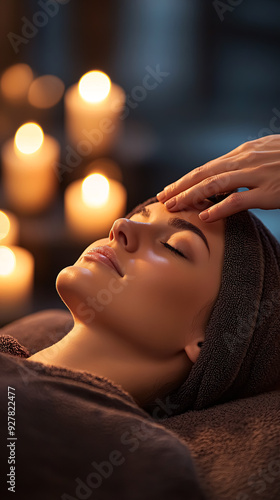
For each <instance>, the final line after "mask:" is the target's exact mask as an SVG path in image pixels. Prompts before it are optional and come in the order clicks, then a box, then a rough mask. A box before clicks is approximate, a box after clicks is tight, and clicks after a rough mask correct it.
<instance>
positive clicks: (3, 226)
mask: <svg viewBox="0 0 280 500" xmlns="http://www.w3.org/2000/svg"><path fill="white" fill-rule="evenodd" d="M18 237H19V222H18V219H17V217H16V216H15V215H13V214H12V213H11V212H8V211H7V210H5V212H4V211H2V210H0V245H16V244H17V243H18Z"/></svg>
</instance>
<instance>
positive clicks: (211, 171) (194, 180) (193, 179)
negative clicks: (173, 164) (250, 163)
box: [157, 157, 238, 202]
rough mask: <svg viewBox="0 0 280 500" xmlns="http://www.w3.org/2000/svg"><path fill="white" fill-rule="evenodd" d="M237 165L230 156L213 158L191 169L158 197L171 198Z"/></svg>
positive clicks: (163, 199) (162, 198)
mask: <svg viewBox="0 0 280 500" xmlns="http://www.w3.org/2000/svg"><path fill="white" fill-rule="evenodd" d="M233 160H234V157H233ZM237 167H238V164H236V165H234V162H233V161H229V158H227V159H225V160H221V159H220V158H217V159H215V160H211V161H210V162H208V163H205V164H204V165H202V166H200V167H197V168H195V169H193V170H191V171H190V172H188V173H187V174H185V175H184V176H183V177H181V178H180V179H178V180H177V181H176V182H172V184H169V185H168V186H166V187H165V188H164V189H163V191H161V192H160V193H158V194H157V199H158V201H162V202H164V201H166V200H168V199H169V198H171V197H173V196H176V195H178V194H179V193H181V192H182V191H184V190H186V189H189V188H190V187H192V186H194V185H196V184H198V183H199V182H201V181H202V180H204V179H206V178H207V177H210V176H212V175H215V174H218V173H222V172H224V171H226V172H228V171H230V170H233V169H235V168H237Z"/></svg>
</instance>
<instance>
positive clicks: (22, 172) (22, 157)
mask: <svg viewBox="0 0 280 500" xmlns="http://www.w3.org/2000/svg"><path fill="white" fill-rule="evenodd" d="M59 154H60V147H59V144H58V142H57V141H56V140H55V139H54V138H53V137H51V136H49V135H45V134H44V133H43V130H42V129H41V127H40V126H39V125H38V124H37V123H32V122H31V123H25V124H24V125H22V126H21V127H20V128H19V129H18V130H17V132H16V134H15V138H14V140H13V139H10V140H8V141H7V142H6V143H5V144H4V146H3V148H2V165H3V185H4V190H5V195H6V196H7V200H8V202H9V204H10V205H11V206H12V207H13V208H14V209H15V210H18V211H20V212H25V213H36V212H40V211H42V210H43V209H45V208H46V207H47V206H48V205H49V204H50V202H51V201H52V200H53V198H54V194H55V191H56V185H57V177H56V173H55V172H56V171H55V165H56V162H57V161H58V159H59Z"/></svg>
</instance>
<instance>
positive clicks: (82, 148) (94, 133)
mask: <svg viewBox="0 0 280 500" xmlns="http://www.w3.org/2000/svg"><path fill="white" fill-rule="evenodd" d="M124 104H125V93H124V91H123V89H122V88H121V87H119V86H118V85H116V84H114V83H112V82H111V80H110V78H109V77H108V76H107V75H106V74H105V73H102V72H101V71H89V72H88V73H86V74H85V75H84V76H83V77H82V78H81V79H80V81H79V83H78V84H75V85H72V86H71V87H70V88H69V89H68V90H67V92H66V94H65V116H66V132H67V137H68V139H69V141H70V142H71V144H72V145H73V146H74V147H75V148H76V150H77V152H78V153H79V154H81V155H82V156H87V157H88V156H96V155H100V154H101V153H102V154H103V153H104V152H106V151H107V150H108V149H109V148H110V147H111V145H112V144H113V143H114V142H115V141H116V138H117V136H118V133H119V132H120V128H121V122H120V113H121V112H122V109H123V107H124Z"/></svg>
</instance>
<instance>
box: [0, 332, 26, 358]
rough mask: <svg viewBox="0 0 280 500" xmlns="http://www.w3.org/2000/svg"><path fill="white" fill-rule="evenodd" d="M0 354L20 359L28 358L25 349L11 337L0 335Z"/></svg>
mask: <svg viewBox="0 0 280 500" xmlns="http://www.w3.org/2000/svg"><path fill="white" fill-rule="evenodd" d="M0 352H4V353H6V354H12V355H13V356H19V357H20V358H29V356H30V354H29V352H28V350H27V349H26V347H24V346H22V345H21V344H20V343H19V342H18V341H17V340H16V339H14V338H13V337H12V336H11V335H0Z"/></svg>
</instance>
